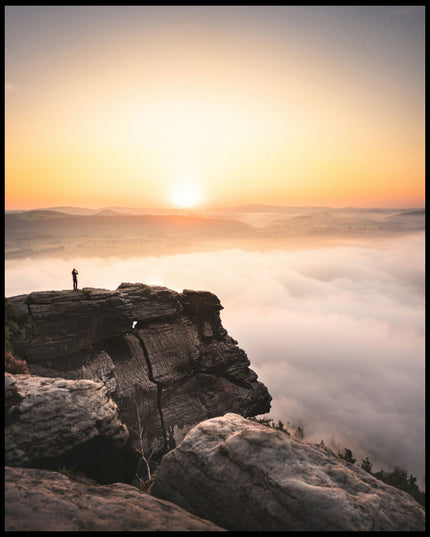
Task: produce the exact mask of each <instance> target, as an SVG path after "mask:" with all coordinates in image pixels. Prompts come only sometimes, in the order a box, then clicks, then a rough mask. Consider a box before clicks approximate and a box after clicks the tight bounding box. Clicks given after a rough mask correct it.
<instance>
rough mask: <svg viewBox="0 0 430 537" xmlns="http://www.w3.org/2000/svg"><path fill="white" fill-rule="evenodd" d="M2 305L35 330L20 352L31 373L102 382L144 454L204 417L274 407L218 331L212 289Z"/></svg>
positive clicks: (26, 299) (35, 296) (50, 294)
mask: <svg viewBox="0 0 430 537" xmlns="http://www.w3.org/2000/svg"><path fill="white" fill-rule="evenodd" d="M8 302H9V303H10V304H11V305H12V307H13V308H15V310H16V312H17V314H18V320H19V322H20V323H22V324H24V323H27V326H28V324H29V323H28V322H29V321H30V324H31V326H32V329H31V331H28V330H27V335H26V338H25V340H24V341H22V342H21V343H20V344H19V348H18V347H17V349H16V350H17V352H18V354H19V355H20V357H22V358H24V359H25V360H26V361H27V363H28V367H29V370H30V372H31V373H32V374H34V375H39V376H42V377H62V378H64V379H73V380H77V379H91V380H101V381H103V383H104V385H105V386H106V389H107V394H108V395H109V397H111V398H112V399H113V400H114V401H115V402H116V403H117V405H118V409H119V410H118V414H119V418H120V420H121V421H122V422H123V423H124V424H126V426H127V428H128V431H129V434H130V439H129V442H130V444H131V445H132V446H133V447H135V448H139V449H140V450H141V451H143V452H144V453H146V454H148V453H155V454H161V453H163V452H164V451H166V450H168V449H172V448H174V447H175V446H176V445H177V444H178V442H180V441H181V440H182V439H183V438H184V436H185V434H186V433H187V432H188V430H190V428H191V427H193V426H194V425H196V424H197V423H199V422H201V421H204V420H206V419H209V418H212V417H215V416H221V415H224V414H225V413H227V412H234V413H237V414H240V415H242V416H244V417H249V416H255V415H258V414H264V413H267V412H268V411H269V410H270V401H271V396H270V395H269V392H268V390H267V388H266V387H265V386H264V385H263V384H262V383H261V382H258V381H257V375H256V374H255V373H254V372H253V371H252V370H251V369H250V368H249V365H250V362H249V360H248V357H247V355H246V353H245V352H244V351H243V350H242V349H240V348H239V347H238V345H237V342H236V341H235V340H234V339H233V338H231V337H230V336H229V335H228V333H227V331H226V330H225V329H224V328H223V326H222V323H221V319H220V315H219V312H220V310H221V309H222V306H221V304H220V301H219V299H218V298H217V297H216V296H215V295H214V294H212V293H210V292H207V291H191V290H184V291H183V292H182V293H177V292H176V291H173V290H170V289H167V288H165V287H159V286H148V285H144V284H141V283H136V284H131V283H122V284H121V285H120V286H119V287H118V288H117V289H116V290H115V291H109V290H106V289H94V288H84V289H82V290H77V291H40V292H33V293H30V294H27V295H20V296H15V297H10V298H8ZM29 332H31V333H29Z"/></svg>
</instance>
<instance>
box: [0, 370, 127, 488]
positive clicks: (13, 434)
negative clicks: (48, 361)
mask: <svg viewBox="0 0 430 537" xmlns="http://www.w3.org/2000/svg"><path fill="white" fill-rule="evenodd" d="M128 436H129V435H128V430H127V427H126V426H125V425H124V424H123V423H121V421H120V420H119V418H118V408H117V405H116V403H114V402H113V401H112V400H111V399H110V398H109V397H107V395H106V387H105V386H104V384H103V382H101V381H92V380H66V379H62V378H43V377H38V376H29V375H11V374H9V373H5V463H6V464H8V465H12V466H27V467H31V466H34V467H39V468H40V467H44V468H46V467H48V468H53V469H58V468H59V467H61V466H63V465H65V466H67V467H69V468H70V467H72V466H74V465H77V466H78V467H79V468H80V469H81V470H86V471H87V473H88V474H89V475H92V476H94V477H97V478H99V479H100V480H102V481H103V480H104V481H112V480H115V479H119V480H129V479H131V478H132V476H133V473H134V466H135V464H136V457H135V456H133V455H134V453H133V451H132V450H131V448H130V447H129V446H127V440H128ZM133 463H134V465H133ZM127 468H128V469H127Z"/></svg>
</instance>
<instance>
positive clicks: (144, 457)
mask: <svg viewBox="0 0 430 537" xmlns="http://www.w3.org/2000/svg"><path fill="white" fill-rule="evenodd" d="M135 404H136V415H137V425H138V429H139V440H140V453H141V458H142V459H143V460H144V461H145V464H146V471H147V475H148V481H151V479H152V475H151V468H150V466H149V461H150V460H151V457H152V455H153V454H154V450H152V451H151V453H150V454H149V457H146V456H145V450H144V447H143V428H142V424H141V421H140V416H139V406H138V404H137V402H136V403H135ZM136 477H137V478H138V479H139V481H141V479H140V478H139V476H136Z"/></svg>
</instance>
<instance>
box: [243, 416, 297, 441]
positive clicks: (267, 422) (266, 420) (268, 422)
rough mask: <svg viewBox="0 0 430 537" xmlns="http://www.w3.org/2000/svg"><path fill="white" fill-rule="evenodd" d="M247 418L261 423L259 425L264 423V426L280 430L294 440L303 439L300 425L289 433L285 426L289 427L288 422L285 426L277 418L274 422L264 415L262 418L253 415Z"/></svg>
mask: <svg viewBox="0 0 430 537" xmlns="http://www.w3.org/2000/svg"><path fill="white" fill-rule="evenodd" d="M248 419H250V420H252V421H255V422H257V423H261V425H265V426H266V427H271V428H272V429H276V430H277V431H281V432H283V433H285V434H286V435H287V436H293V438H295V439H296V440H303V438H304V437H305V432H304V429H303V427H301V426H297V427H295V429H294V432H293V434H291V432H290V431H289V430H288V428H287V427H291V426H290V424H289V422H287V427H286V426H285V425H284V424H283V422H282V421H281V420H279V421H278V422H277V423H276V422H275V421H274V420H273V419H272V418H269V417H266V416H264V417H262V418H256V417H255V416H254V417H252V418H248ZM292 427H294V426H292Z"/></svg>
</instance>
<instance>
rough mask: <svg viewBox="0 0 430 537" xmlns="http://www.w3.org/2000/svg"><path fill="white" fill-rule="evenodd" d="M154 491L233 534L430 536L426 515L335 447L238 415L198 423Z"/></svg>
mask: <svg viewBox="0 0 430 537" xmlns="http://www.w3.org/2000/svg"><path fill="white" fill-rule="evenodd" d="M151 492H152V494H154V495H155V496H157V497H159V498H163V499H166V500H169V501H172V502H174V503H176V504H177V505H180V506H181V507H183V508H184V509H186V510H187V511H189V512H191V513H194V514H195V515H197V516H201V517H203V518H205V519H208V520H212V521H213V522H214V523H216V524H218V525H220V526H222V527H223V528H226V529H228V530H230V531H246V530H249V531H424V529H425V511H424V509H423V508H422V506H421V505H420V504H419V503H418V502H416V501H415V500H414V498H412V496H410V495H409V494H407V493H406V492H403V491H401V490H398V489H396V488H394V487H391V486H389V485H387V484H385V483H383V482H382V481H380V480H378V479H376V478H375V477H373V476H371V475H370V474H368V473H367V472H365V471H364V470H363V469H362V468H359V467H358V466H354V465H352V464H349V463H346V462H345V461H343V460H342V459H340V458H339V457H337V456H336V455H335V454H334V453H333V452H332V451H331V450H329V449H327V448H326V447H324V446H321V445H319V444H314V443H308V442H303V441H298V440H294V439H292V438H290V437H289V436H288V435H286V434H285V433H284V432H281V431H277V430H275V429H272V428H270V427H266V426H264V425H261V424H259V423H256V422H254V421H251V420H246V419H244V418H243V417H241V416H239V415H237V414H232V413H229V414H226V415H225V416H223V417H216V418H213V419H210V420H206V421H204V422H202V423H199V424H198V425H197V426H195V427H194V428H193V429H192V430H191V431H189V433H188V434H187V436H186V437H185V439H184V440H183V442H182V443H181V444H180V445H179V446H178V447H177V448H176V449H174V450H173V451H171V452H170V453H168V454H167V455H165V456H164V458H163V460H162V461H161V464H160V467H159V470H158V474H157V480H156V482H155V484H154V487H153V488H152V491H151Z"/></svg>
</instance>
